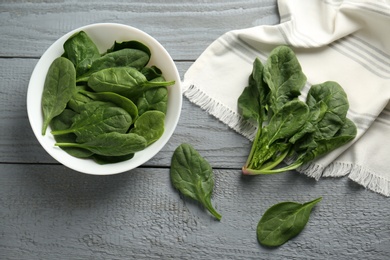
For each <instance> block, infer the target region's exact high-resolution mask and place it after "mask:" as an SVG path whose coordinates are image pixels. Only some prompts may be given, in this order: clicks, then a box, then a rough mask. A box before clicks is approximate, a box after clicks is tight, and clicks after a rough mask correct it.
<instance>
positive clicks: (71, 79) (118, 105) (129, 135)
mask: <svg viewBox="0 0 390 260" xmlns="http://www.w3.org/2000/svg"><path fill="white" fill-rule="evenodd" d="M63 47H64V54H63V55H62V56H61V57H59V58H57V59H55V60H54V61H53V63H52V64H51V66H50V68H49V70H48V73H47V75H46V80H45V84H44V89H43V94H42V112H43V118H44V120H43V126H42V135H45V134H46V129H47V127H48V126H49V125H50V126H51V129H52V132H51V133H52V134H53V135H54V137H55V139H56V144H55V145H56V146H59V147H61V148H62V149H63V150H64V151H66V152H68V153H69V154H71V155H72V156H75V157H78V158H92V159H94V160H95V161H96V162H98V163H100V164H106V163H115V162H120V161H123V160H128V159H131V158H132V157H133V156H134V153H136V152H138V151H140V150H143V149H145V148H146V147H147V146H149V145H151V144H152V143H154V142H155V141H156V140H158V139H159V138H160V137H161V136H162V134H163V133H164V122H165V113H166V108H167V102H168V90H167V87H168V86H170V85H173V84H174V83H175V82H174V81H166V80H165V79H164V77H163V75H162V71H161V70H160V68H158V67H156V66H147V64H148V63H149V60H150V57H151V51H150V49H149V48H148V47H147V46H146V45H144V44H143V43H141V42H138V41H124V42H120V43H118V42H114V44H113V45H112V47H111V48H109V49H108V50H107V51H106V52H105V53H102V54H101V53H100V52H99V50H98V48H97V46H96V44H95V43H94V42H93V41H92V39H91V38H90V37H89V36H88V35H87V34H86V33H85V32H84V31H80V32H78V33H76V34H74V35H72V36H71V37H69V39H67V40H66V41H65V43H64V44H63Z"/></svg>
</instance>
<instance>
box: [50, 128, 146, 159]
mask: <svg viewBox="0 0 390 260" xmlns="http://www.w3.org/2000/svg"><path fill="white" fill-rule="evenodd" d="M55 145H56V146H59V147H61V148H64V147H76V148H82V149H87V150H89V151H91V152H93V153H95V154H98V155H103V156H126V155H129V154H131V153H136V152H139V151H141V150H143V149H145V148H146V140H145V138H143V137H142V136H139V135H137V134H133V133H129V134H121V133H118V132H110V133H105V134H101V135H98V136H96V138H94V139H91V140H89V141H87V142H85V143H56V144H55Z"/></svg>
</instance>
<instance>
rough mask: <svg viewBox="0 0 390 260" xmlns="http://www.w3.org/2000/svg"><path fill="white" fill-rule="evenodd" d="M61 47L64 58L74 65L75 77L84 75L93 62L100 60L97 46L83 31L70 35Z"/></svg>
mask: <svg viewBox="0 0 390 260" xmlns="http://www.w3.org/2000/svg"><path fill="white" fill-rule="evenodd" d="M63 47H64V50H65V53H64V57H66V58H68V59H69V60H70V61H71V62H72V63H73V64H74V66H75V68H76V76H77V77H78V76H80V75H82V74H84V73H86V72H87V71H88V69H89V68H90V67H91V64H92V63H93V61H95V60H96V59H98V58H100V53H99V50H98V48H97V46H96V45H95V43H94V42H93V41H92V39H91V38H90V37H89V36H88V35H87V34H86V33H85V32H84V31H80V32H77V33H75V34H74V35H72V36H71V37H70V38H69V39H67V40H66V41H65V43H64V45H63Z"/></svg>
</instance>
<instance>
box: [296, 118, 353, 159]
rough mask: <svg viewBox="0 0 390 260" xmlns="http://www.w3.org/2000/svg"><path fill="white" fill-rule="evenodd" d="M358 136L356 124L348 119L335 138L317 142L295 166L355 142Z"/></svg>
mask: <svg viewBox="0 0 390 260" xmlns="http://www.w3.org/2000/svg"><path fill="white" fill-rule="evenodd" d="M356 134H357V129H356V125H355V123H354V122H352V120H350V119H348V118H347V119H346V120H345V123H344V124H343V126H342V127H341V128H340V129H339V131H338V132H337V133H336V134H335V135H334V136H332V137H330V138H326V139H319V140H315V142H316V146H315V147H313V148H312V149H310V148H309V149H307V150H306V152H305V153H302V155H301V156H300V158H299V159H297V162H295V164H300V165H302V164H305V163H307V162H310V161H312V160H314V159H316V158H318V157H320V156H322V155H325V154H327V153H329V152H330V151H333V150H334V149H336V148H339V147H341V146H343V145H345V144H347V143H348V142H350V141H351V140H353V139H354V138H355V137H356Z"/></svg>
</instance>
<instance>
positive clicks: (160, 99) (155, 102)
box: [137, 87, 168, 115]
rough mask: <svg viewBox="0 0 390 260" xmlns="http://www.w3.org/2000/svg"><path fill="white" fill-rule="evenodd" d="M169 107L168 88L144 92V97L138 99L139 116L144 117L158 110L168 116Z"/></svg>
mask: <svg viewBox="0 0 390 260" xmlns="http://www.w3.org/2000/svg"><path fill="white" fill-rule="evenodd" d="M167 105H168V89H167V88H166V87H158V88H153V89H149V90H146V91H145V92H143V93H142V96H141V97H139V98H138V101H137V107H138V114H139V115H142V114H143V113H145V112H146V111H149V110H157V111H161V112H163V113H164V114H166V112H167Z"/></svg>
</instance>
